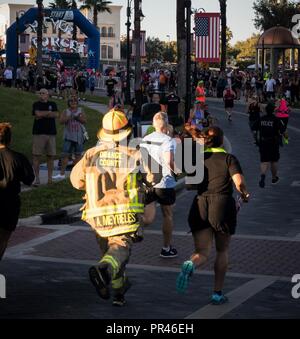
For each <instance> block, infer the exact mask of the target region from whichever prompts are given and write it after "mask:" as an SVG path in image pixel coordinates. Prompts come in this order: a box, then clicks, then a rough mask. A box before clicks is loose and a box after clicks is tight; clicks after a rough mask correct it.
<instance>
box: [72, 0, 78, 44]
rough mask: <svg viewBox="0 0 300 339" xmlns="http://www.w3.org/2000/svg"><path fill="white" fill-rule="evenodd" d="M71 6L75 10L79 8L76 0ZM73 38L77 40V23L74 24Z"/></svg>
mask: <svg viewBox="0 0 300 339" xmlns="http://www.w3.org/2000/svg"><path fill="white" fill-rule="evenodd" d="M71 8H72V9H73V10H75V9H77V2H76V0H72V4H71ZM73 40H77V26H76V25H75V24H73Z"/></svg>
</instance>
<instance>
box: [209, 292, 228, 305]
mask: <svg viewBox="0 0 300 339" xmlns="http://www.w3.org/2000/svg"><path fill="white" fill-rule="evenodd" d="M210 302H211V304H212V305H223V304H225V303H227V302H228V298H227V297H226V296H225V295H224V294H221V295H219V294H218V293H214V294H213V295H212V296H211V299H210Z"/></svg>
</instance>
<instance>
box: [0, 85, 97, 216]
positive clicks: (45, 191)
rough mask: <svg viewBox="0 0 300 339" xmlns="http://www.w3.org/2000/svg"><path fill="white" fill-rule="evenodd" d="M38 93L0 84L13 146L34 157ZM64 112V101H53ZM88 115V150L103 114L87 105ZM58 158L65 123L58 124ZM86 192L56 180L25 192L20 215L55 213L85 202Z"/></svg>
mask: <svg viewBox="0 0 300 339" xmlns="http://www.w3.org/2000/svg"><path fill="white" fill-rule="evenodd" d="M36 100H37V96H36V95H35V94H32V93H24V92H21V91H18V90H16V89H7V88H3V87H0V122H10V123H11V124H12V126H13V142H12V145H11V148H12V149H13V150H15V151H18V152H21V153H23V154H25V155H26V156H27V157H28V159H30V160H31V147H32V125H33V117H32V112H31V110H32V104H33V102H34V101H36ZM54 101H55V102H56V103H57V105H58V109H59V111H60V112H61V111H62V110H63V109H65V108H66V103H65V102H64V101H62V100H54ZM84 111H85V112H86V114H87V125H86V128H87V130H88V132H89V136H90V140H89V141H88V143H86V144H85V149H87V148H90V147H93V146H94V145H95V144H96V142H97V137H96V135H97V131H98V129H99V127H100V123H101V119H102V115H101V114H99V113H98V112H96V111H94V110H91V109H88V108H84ZM57 127H58V135H57V155H58V156H57V158H59V154H60V153H61V149H62V142H63V137H62V132H63V126H62V125H60V124H59V123H57ZM82 196H83V192H80V191H77V190H75V189H73V188H72V186H71V184H70V182H69V180H65V181H63V182H59V183H55V184H53V185H50V186H42V187H39V188H35V189H33V190H32V191H29V192H23V193H22V194H21V198H22V211H21V217H22V218H25V217H28V216H32V215H35V214H38V213H46V212H53V211H56V210H57V209H59V208H61V207H64V206H68V205H72V204H76V203H81V202H82V199H81V198H82Z"/></svg>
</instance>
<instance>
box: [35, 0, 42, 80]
mask: <svg viewBox="0 0 300 339" xmlns="http://www.w3.org/2000/svg"><path fill="white" fill-rule="evenodd" d="M36 3H37V6H38V16H37V22H38V27H37V56H36V64H37V73H38V75H39V76H40V77H42V75H43V0H36Z"/></svg>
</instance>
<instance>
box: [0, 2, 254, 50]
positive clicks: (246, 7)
mask: <svg viewBox="0 0 300 339" xmlns="http://www.w3.org/2000/svg"><path fill="white" fill-rule="evenodd" d="M111 1H112V3H113V4H116V5H122V6H123V8H122V12H121V34H126V26H125V22H126V20H127V19H126V7H127V0H111ZM7 2H10V3H12V2H14V1H13V0H0V4H2V3H7ZM16 2H17V3H32V2H35V1H33V0H17V1H16ZM49 2H51V0H50V1H47V0H44V3H45V4H47V3H49ZM253 2H254V0H228V1H227V3H228V8H227V13H228V26H229V28H230V29H231V30H232V31H233V39H232V43H233V44H234V43H235V42H237V41H239V40H245V39H247V38H248V37H250V36H251V35H252V33H254V32H256V30H255V28H254V23H253V19H254V11H253V8H252V7H253ZM192 7H193V8H204V9H205V10H206V12H210V11H212V12H214V11H217V12H218V11H219V1H218V0H192ZM142 9H143V13H144V15H145V19H144V20H143V22H142V29H144V30H146V32H147V36H151V37H159V38H160V39H161V40H165V41H168V40H169V38H168V37H167V35H170V39H171V41H173V40H176V0H143V5H142Z"/></svg>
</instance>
